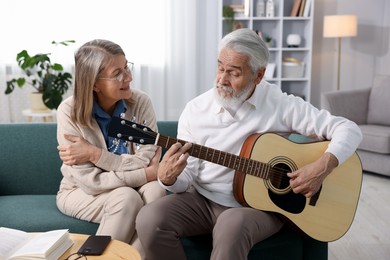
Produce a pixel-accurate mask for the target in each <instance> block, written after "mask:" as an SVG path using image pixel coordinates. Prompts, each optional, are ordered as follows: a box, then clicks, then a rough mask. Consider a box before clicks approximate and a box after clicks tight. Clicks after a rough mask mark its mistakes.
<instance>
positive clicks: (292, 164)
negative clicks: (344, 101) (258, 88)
mask: <svg viewBox="0 0 390 260" xmlns="http://www.w3.org/2000/svg"><path fill="white" fill-rule="evenodd" d="M108 134H109V136H112V137H115V138H118V139H122V140H126V141H131V142H134V143H138V144H154V145H157V146H161V147H163V148H169V147H171V146H172V145H173V144H175V143H177V142H180V143H182V144H185V143H186V141H183V140H180V139H175V138H173V137H170V136H165V135H162V134H159V133H156V132H153V131H152V130H151V129H150V128H148V127H145V126H143V125H140V124H136V123H133V122H131V121H128V120H125V119H121V118H118V117H114V118H113V119H112V121H111V123H110V126H109V132H108ZM328 144H329V141H320V142H310V143H295V142H292V141H290V140H288V139H286V138H284V137H281V136H279V135H277V134H274V133H266V134H253V135H251V136H249V137H248V138H247V139H246V140H245V142H244V144H243V146H242V149H241V152H240V155H234V154H230V153H227V152H223V151H219V150H216V149H213V148H209V147H206V146H202V145H198V144H193V145H192V147H191V149H190V150H189V151H188V153H189V154H190V156H193V157H196V158H199V159H202V160H206V161H209V162H212V163H216V164H219V165H222V166H225V167H228V168H230V169H233V170H235V175H234V182H233V192H234V196H235V198H236V200H237V201H238V202H239V203H240V204H242V205H243V206H249V207H252V208H255V209H258V210H264V211H270V212H275V213H278V214H281V215H282V216H284V217H286V218H287V219H288V220H289V221H291V222H292V223H293V224H294V225H295V226H297V227H298V228H299V229H300V230H302V231H303V232H304V233H306V234H307V235H309V236H310V237H312V238H314V239H317V240H320V241H324V242H330V241H334V240H337V239H339V238H340V237H342V236H343V235H344V234H345V233H346V232H347V231H348V229H349V227H350V226H351V224H352V221H353V219H354V216H355V213H356V209H357V205H358V201H359V195H360V190H361V184H362V178H363V174H362V167H361V162H360V159H359V157H358V155H357V154H356V153H354V154H353V155H352V156H351V157H350V158H348V160H347V161H346V162H344V163H343V164H342V165H340V166H338V167H337V168H336V169H334V170H333V172H332V173H331V174H330V175H328V176H327V177H326V178H325V180H324V182H323V183H322V186H321V189H320V190H319V191H318V192H317V193H316V194H315V195H314V196H313V197H311V198H306V197H305V196H304V195H302V194H295V193H294V192H293V191H292V189H291V187H290V184H289V180H290V178H289V177H288V176H287V173H288V172H291V171H295V170H297V169H298V168H301V167H302V166H304V165H306V164H309V163H311V162H314V161H315V160H317V159H318V158H320V157H321V155H322V154H323V153H324V151H325V150H326V149H327V146H328Z"/></svg>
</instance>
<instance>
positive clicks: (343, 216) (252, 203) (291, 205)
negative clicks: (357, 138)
mask: <svg viewBox="0 0 390 260" xmlns="http://www.w3.org/2000/svg"><path fill="white" fill-rule="evenodd" d="M328 143H329V141H324V142H313V143H294V142H292V141H289V140H288V139H286V138H283V137H281V136H279V135H276V134H271V133H270V134H263V135H260V134H254V135H252V136H250V137H249V138H247V140H246V142H245V143H244V145H243V147H242V150H241V154H240V156H241V157H245V158H250V159H252V160H256V161H260V162H263V163H266V164H269V165H270V166H271V167H272V168H275V169H277V170H276V171H273V170H271V171H270V172H269V174H268V176H267V178H259V177H256V176H253V175H249V174H245V173H243V172H241V171H238V170H237V171H236V173H235V177H234V195H235V197H236V199H237V200H238V201H239V202H240V203H241V204H242V205H245V206H249V207H252V208H255V209H259V210H264V211H271V212H275V213H279V214H281V215H283V216H284V217H287V218H288V219H289V220H290V221H292V222H293V224H295V225H296V226H297V227H298V228H299V229H301V230H302V231H303V232H305V233H306V234H307V235H309V236H311V237H313V238H315V239H317V240H320V241H326V242H329V241H334V240H337V239H339V238H340V237H342V236H343V235H344V234H345V233H346V232H347V231H348V229H349V227H350V226H351V224H352V221H353V218H354V216H355V212H356V209H357V205H358V201H359V195H360V189H361V184H362V178H363V177H362V176H363V175H362V168H361V163H360V159H359V157H358V156H357V154H356V153H354V154H353V155H352V156H351V157H350V158H349V159H348V160H347V161H346V162H344V163H343V164H342V165H341V166H339V167H337V168H336V169H334V170H333V172H332V173H331V174H330V175H328V176H327V177H326V178H325V180H324V182H323V184H322V187H321V189H320V191H319V192H318V193H317V194H316V195H315V196H313V197H312V198H310V199H307V198H306V197H305V196H303V195H302V194H295V193H293V192H292V190H291V187H290V186H289V177H287V175H286V173H287V172H291V171H295V170H296V169H298V168H301V167H302V166H304V165H306V164H309V163H311V162H314V161H315V160H317V159H318V158H320V157H321V155H322V154H323V153H324V151H325V150H326V149H327V146H328Z"/></svg>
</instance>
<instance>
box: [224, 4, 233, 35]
mask: <svg viewBox="0 0 390 260" xmlns="http://www.w3.org/2000/svg"><path fill="white" fill-rule="evenodd" d="M234 14H235V13H234V10H233V8H232V7H231V6H229V5H224V6H223V9H222V16H223V17H224V18H225V21H226V23H227V30H228V33H229V32H231V31H233V22H234Z"/></svg>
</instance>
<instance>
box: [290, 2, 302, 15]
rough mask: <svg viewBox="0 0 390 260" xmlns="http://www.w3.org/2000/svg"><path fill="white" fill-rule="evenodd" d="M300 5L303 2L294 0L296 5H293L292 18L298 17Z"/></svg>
mask: <svg viewBox="0 0 390 260" xmlns="http://www.w3.org/2000/svg"><path fill="white" fill-rule="evenodd" d="M300 4H301V0H294V4H293V5H292V8H291V13H290V16H297V15H298V10H299V6H300Z"/></svg>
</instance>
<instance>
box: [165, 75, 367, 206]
mask: <svg viewBox="0 0 390 260" xmlns="http://www.w3.org/2000/svg"><path fill="white" fill-rule="evenodd" d="M214 91H215V90H214V89H211V90H209V91H207V92H205V93H203V94H202V95H200V96H198V97H196V98H194V99H193V100H191V101H190V102H189V103H188V104H187V105H186V107H185V108H184V110H183V112H182V114H181V116H180V119H179V126H178V139H182V140H185V141H188V142H191V143H196V144H199V145H203V146H206V147H210V148H214V149H217V150H221V151H224V152H228V153H232V154H236V155H238V154H239V153H240V150H241V147H242V145H243V143H244V141H245V140H246V138H247V137H248V136H249V135H251V134H253V133H266V132H273V133H278V134H282V135H283V134H287V133H288V134H289V133H292V132H296V133H300V134H302V135H305V136H311V137H317V138H318V139H319V140H331V142H330V143H329V146H328V148H327V150H326V151H327V152H330V153H332V154H333V155H335V156H336V158H337V159H338V161H339V164H342V163H343V162H344V161H345V160H347V158H348V157H350V156H351V155H352V154H353V153H354V152H355V150H356V148H357V147H358V145H359V143H360V142H361V139H362V134H361V131H360V129H359V127H358V126H357V125H356V124H355V123H354V122H352V121H349V120H347V119H345V118H343V117H336V116H332V115H330V113H329V112H328V111H326V110H318V109H317V108H315V107H314V106H312V105H311V104H310V103H308V102H305V101H304V100H303V99H301V98H299V97H295V96H293V95H287V94H286V93H282V91H281V90H280V89H279V88H278V87H277V86H276V85H273V84H270V83H268V82H266V81H264V80H263V81H261V83H260V84H259V85H258V86H257V87H256V89H255V91H254V93H253V95H252V96H251V97H250V98H249V99H248V100H246V101H245V102H244V103H243V104H242V106H241V107H240V108H239V109H238V110H237V112H236V113H235V115H234V116H231V114H230V113H229V112H228V111H227V110H226V109H224V108H223V107H221V106H220V105H218V104H217V103H216V102H215V99H214ZM234 172H235V171H234V170H232V169H229V168H227V167H224V166H220V165H218V164H214V163H211V162H207V161H205V160H200V159H197V158H194V157H189V159H188V165H187V166H186V168H185V169H184V171H183V172H182V173H181V175H180V176H179V177H178V178H177V181H176V182H175V183H174V184H173V185H172V186H165V185H163V184H162V183H161V182H160V184H161V185H162V186H163V187H164V188H166V189H168V190H169V191H172V192H175V193H179V192H184V191H186V190H187V189H188V188H189V187H190V186H191V185H193V186H194V187H195V188H196V190H197V191H198V192H199V193H200V194H202V195H203V196H205V197H206V198H208V199H210V200H212V201H214V202H216V203H218V204H221V205H224V206H228V207H240V206H241V205H240V204H239V203H238V202H237V201H236V200H235V198H234V195H233V177H234Z"/></svg>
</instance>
